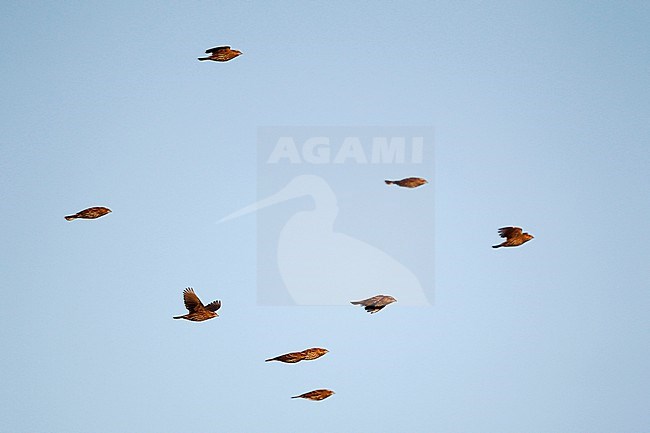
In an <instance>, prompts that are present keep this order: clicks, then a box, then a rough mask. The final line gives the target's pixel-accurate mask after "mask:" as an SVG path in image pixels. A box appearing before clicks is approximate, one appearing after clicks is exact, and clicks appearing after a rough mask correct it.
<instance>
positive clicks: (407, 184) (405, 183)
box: [384, 177, 429, 188]
mask: <svg viewBox="0 0 650 433" xmlns="http://www.w3.org/2000/svg"><path fill="white" fill-rule="evenodd" d="M384 182H386V185H391V184H395V185H399V186H402V187H404V188H417V187H418V186H420V185H424V184H425V183H429V182H427V181H426V179H422V178H421V177H407V178H406V179H402V180H385V181H384Z"/></svg>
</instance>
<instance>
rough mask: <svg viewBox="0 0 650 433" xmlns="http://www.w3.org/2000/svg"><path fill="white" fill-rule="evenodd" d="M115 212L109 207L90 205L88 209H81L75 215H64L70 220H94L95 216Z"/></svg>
mask: <svg viewBox="0 0 650 433" xmlns="http://www.w3.org/2000/svg"><path fill="white" fill-rule="evenodd" d="M110 212H113V211H112V210H110V209H109V208H107V207H101V206H97V207H89V208H88V209H84V210H80V211H79V212H77V213H76V214H74V215H68V216H67V217H64V218H65V219H66V220H68V221H72V220H76V219H77V218H83V219H87V220H93V219H95V218H99V217H100V216H104V215H106V214H107V213H110Z"/></svg>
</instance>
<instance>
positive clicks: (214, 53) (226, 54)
mask: <svg viewBox="0 0 650 433" xmlns="http://www.w3.org/2000/svg"><path fill="white" fill-rule="evenodd" d="M205 53H206V54H210V55H209V56H208V57H199V60H201V61H204V60H212V61H214V62H227V61H228V60H232V59H234V58H235V57H237V56H239V55H241V54H242V52H241V51H237V50H231V49H230V47H228V46H222V47H214V48H210V49H208V50H205Z"/></svg>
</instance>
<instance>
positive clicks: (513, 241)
mask: <svg viewBox="0 0 650 433" xmlns="http://www.w3.org/2000/svg"><path fill="white" fill-rule="evenodd" d="M499 236H501V237H502V238H505V239H506V240H505V241H503V242H502V243H500V244H499V245H492V248H499V247H518V246H519V245H522V244H525V243H526V242H528V241H529V240H531V239H534V238H535V237H534V236H533V235H529V234H528V233H522V230H521V227H501V228H500V229H499Z"/></svg>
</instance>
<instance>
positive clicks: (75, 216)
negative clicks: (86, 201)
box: [65, 215, 77, 221]
mask: <svg viewBox="0 0 650 433" xmlns="http://www.w3.org/2000/svg"><path fill="white" fill-rule="evenodd" d="M65 219H66V220H67V221H72V220H76V219H77V215H68V216H67V217H65Z"/></svg>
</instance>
